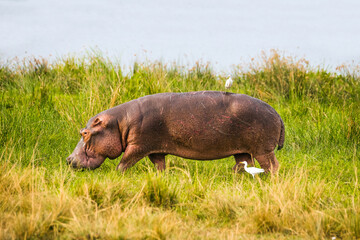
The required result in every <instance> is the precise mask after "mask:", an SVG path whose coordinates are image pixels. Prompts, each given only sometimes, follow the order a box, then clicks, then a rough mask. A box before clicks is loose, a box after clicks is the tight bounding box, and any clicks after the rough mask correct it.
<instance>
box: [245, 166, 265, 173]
mask: <svg viewBox="0 0 360 240" xmlns="http://www.w3.org/2000/svg"><path fill="white" fill-rule="evenodd" d="M248 169H249V171H251V172H252V173H263V172H265V170H264V169H262V168H256V167H249V168H248Z"/></svg>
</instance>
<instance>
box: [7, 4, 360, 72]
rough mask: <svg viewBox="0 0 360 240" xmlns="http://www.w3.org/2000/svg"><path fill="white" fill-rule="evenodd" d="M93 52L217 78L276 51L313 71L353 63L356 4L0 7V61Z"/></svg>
mask: <svg viewBox="0 0 360 240" xmlns="http://www.w3.org/2000/svg"><path fill="white" fill-rule="evenodd" d="M93 48H95V49H99V50H101V51H103V52H104V53H105V54H106V55H108V56H110V57H114V58H116V59H120V62H121V63H122V64H124V65H130V64H131V63H132V62H133V61H135V60H140V61H141V60H145V59H150V60H154V59H157V60H162V61H164V62H172V61H177V62H178V63H181V64H192V63H193V62H194V61H196V60H202V61H204V62H205V61H210V62H211V63H212V64H213V66H214V67H215V68H216V69H217V70H221V71H225V72H226V71H229V69H230V67H231V66H232V65H236V64H239V63H243V62H247V61H249V59H250V58H251V57H255V58H256V57H257V56H259V55H260V53H261V51H262V50H265V51H269V50H270V49H273V48H275V49H279V50H280V51H284V52H285V53H286V54H287V55H293V56H297V57H305V58H307V59H308V60H310V63H311V64H312V65H321V66H325V67H330V68H333V67H336V66H337V65H340V64H342V63H351V61H355V63H360V1H356V0H353V1H346V0H345V1H325V0H321V1H316V0H301V1H297V0H292V1H285V0H284V1H280V0H274V1H258V0H244V1H239V0H221V1H212V0H199V1H194V0H185V1H180V0H178V1H171V0H163V1H159V0H153V1H149V0H140V1H130V0H126V1H125V0H118V1H115V0H102V1H100V0H98V1H95V0H62V1H50V0H0V58H1V59H2V61H4V59H9V58H13V57H15V56H18V57H26V56H42V57H49V56H50V55H51V56H52V58H56V57H63V56H67V55H69V54H77V55H79V54H82V53H84V52H86V50H89V49H93Z"/></svg>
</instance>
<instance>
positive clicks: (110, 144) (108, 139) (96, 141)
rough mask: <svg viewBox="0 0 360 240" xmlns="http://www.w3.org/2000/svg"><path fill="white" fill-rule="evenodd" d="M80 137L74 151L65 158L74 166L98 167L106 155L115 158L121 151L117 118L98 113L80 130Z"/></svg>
mask: <svg viewBox="0 0 360 240" xmlns="http://www.w3.org/2000/svg"><path fill="white" fill-rule="evenodd" d="M80 135H81V139H80V141H79V143H78V144H77V145H76V148H75V150H74V152H73V153H72V154H71V155H70V156H69V157H68V158H67V159H66V160H67V162H68V163H69V164H70V165H71V166H72V167H74V168H88V169H95V168H98V167H99V166H100V165H101V164H102V163H103V162H104V160H105V159H106V158H107V157H108V158H110V159H114V158H117V157H118V156H120V155H121V153H122V146H121V141H120V138H121V136H120V131H119V126H118V122H117V119H116V118H115V117H113V116H111V115H107V114H99V115H97V116H95V117H93V118H91V119H90V120H89V122H88V123H87V125H86V127H85V128H83V129H81V130H80Z"/></svg>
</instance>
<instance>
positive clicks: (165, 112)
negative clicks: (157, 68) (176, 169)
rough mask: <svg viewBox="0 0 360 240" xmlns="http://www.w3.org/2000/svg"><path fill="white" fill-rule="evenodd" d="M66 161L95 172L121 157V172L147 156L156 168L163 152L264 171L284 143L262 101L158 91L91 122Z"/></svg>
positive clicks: (272, 166) (279, 125) (274, 164)
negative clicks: (231, 160)
mask: <svg viewBox="0 0 360 240" xmlns="http://www.w3.org/2000/svg"><path fill="white" fill-rule="evenodd" d="M80 134H81V139H80V141H79V143H78V144H77V146H76V148H75V150H74V152H73V153H72V154H71V155H70V156H69V157H68V158H67V162H68V163H69V164H70V165H71V166H72V167H74V168H88V169H95V168H97V167H99V166H100V165H101V164H102V163H103V162H104V160H105V159H106V158H110V159H115V158H117V157H119V156H120V155H121V154H122V153H123V152H124V155H123V156H122V159H121V161H120V163H119V165H118V166H117V169H118V170H120V171H125V170H126V169H127V168H129V167H131V166H133V165H134V164H135V163H137V162H138V161H139V160H141V159H142V158H144V157H146V156H148V157H149V159H150V160H151V161H152V162H153V163H154V164H155V166H156V167H157V169H158V170H164V169H165V156H166V155H167V154H171V155H175V156H179V157H182V158H188V159H197V160H214V159H220V158H225V157H229V156H232V155H233V156H234V157H235V161H236V164H235V166H234V168H233V169H234V170H235V171H237V170H240V169H243V165H242V164H241V163H240V162H242V161H246V162H247V163H248V165H253V162H254V161H253V157H254V158H255V159H256V160H257V161H258V162H259V164H260V166H261V167H262V168H263V169H265V171H266V172H269V171H272V172H275V171H276V170H277V169H278V167H279V163H278V161H277V159H276V157H275V154H274V149H275V148H276V147H278V149H281V148H282V147H283V144H284V140H285V128H284V123H283V121H282V119H281V117H280V116H279V114H278V113H277V112H276V111H275V110H274V109H273V108H272V107H271V106H270V105H268V104H267V103H265V102H263V101H261V100H259V99H256V98H253V97H250V96H247V95H244V94H234V93H228V92H217V91H202V92H188V93H159V94H154V95H149V96H145V97H141V98H139V99H135V100H132V101H130V102H127V103H124V104H121V105H118V106H116V107H113V108H111V109H108V110H106V111H103V112H101V113H99V114H97V115H96V116H95V117H93V118H91V119H90V120H89V122H88V123H87V125H86V127H85V128H83V129H81V131H80Z"/></svg>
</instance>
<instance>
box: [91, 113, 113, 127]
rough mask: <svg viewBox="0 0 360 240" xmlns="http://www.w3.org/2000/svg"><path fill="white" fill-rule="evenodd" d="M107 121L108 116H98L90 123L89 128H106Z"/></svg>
mask: <svg viewBox="0 0 360 240" xmlns="http://www.w3.org/2000/svg"><path fill="white" fill-rule="evenodd" d="M108 121H109V117H108V116H106V115H105V116H104V115H101V116H98V117H96V118H95V120H94V121H93V122H92V124H91V127H96V126H102V127H106V126H107V123H108Z"/></svg>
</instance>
